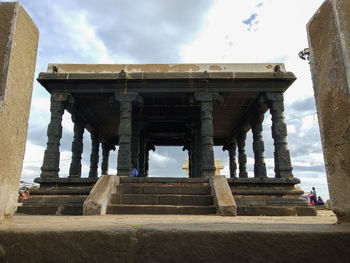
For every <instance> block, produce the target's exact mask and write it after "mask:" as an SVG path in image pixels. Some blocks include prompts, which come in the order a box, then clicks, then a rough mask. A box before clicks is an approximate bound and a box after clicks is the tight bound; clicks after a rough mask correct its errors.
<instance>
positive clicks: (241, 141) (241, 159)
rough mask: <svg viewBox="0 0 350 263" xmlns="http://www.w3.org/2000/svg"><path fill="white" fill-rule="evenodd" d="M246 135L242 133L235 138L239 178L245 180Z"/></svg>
mask: <svg viewBox="0 0 350 263" xmlns="http://www.w3.org/2000/svg"><path fill="white" fill-rule="evenodd" d="M246 138H247V133H246V132H242V133H241V134H239V135H238V136H237V146H238V164H239V178H247V177H248V173H247V155H246V153H245V140H246Z"/></svg>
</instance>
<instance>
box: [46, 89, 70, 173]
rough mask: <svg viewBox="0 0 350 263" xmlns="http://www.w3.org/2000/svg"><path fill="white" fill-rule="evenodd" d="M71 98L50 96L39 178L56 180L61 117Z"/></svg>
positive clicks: (64, 94)
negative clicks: (49, 118) (45, 139)
mask: <svg viewBox="0 0 350 263" xmlns="http://www.w3.org/2000/svg"><path fill="white" fill-rule="evenodd" d="M72 99H73V98H72V97H71V95H70V94H68V93H53V94H51V105H50V111H51V120H50V124H49V125H48V127H47V146H46V150H45V153H44V161H43V165H42V167H41V175H40V177H51V178H58V172H59V170H60V168H59V165H60V150H59V147H60V140H61V137H62V124H61V123H62V116H63V113H64V109H65V107H66V104H67V103H68V102H69V101H71V102H72Z"/></svg>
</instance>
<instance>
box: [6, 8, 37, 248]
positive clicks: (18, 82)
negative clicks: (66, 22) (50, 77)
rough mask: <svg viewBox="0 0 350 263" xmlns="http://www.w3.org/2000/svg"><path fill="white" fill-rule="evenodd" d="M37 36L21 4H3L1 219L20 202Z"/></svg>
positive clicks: (9, 213) (34, 27)
mask: <svg viewBox="0 0 350 263" xmlns="http://www.w3.org/2000/svg"><path fill="white" fill-rule="evenodd" d="M38 36H39V32H38V29H37V28H36V26H35V24H34V23H33V21H32V20H31V19H30V17H29V16H28V15H27V13H26V12H25V10H24V9H23V8H22V6H21V5H20V4H19V3H0V149H1V150H0V221H1V220H3V218H4V216H9V215H11V214H12V213H13V212H14V210H15V206H16V203H17V194H18V185H19V179H20V174H21V170H22V163H23V158H24V149H25V142H26V137H27V128H28V117H29V108H30V103H31V96H32V85H33V75H34V69H35V61H36V52H37V45H38ZM0 251H1V248H0ZM0 254H1V252H0Z"/></svg>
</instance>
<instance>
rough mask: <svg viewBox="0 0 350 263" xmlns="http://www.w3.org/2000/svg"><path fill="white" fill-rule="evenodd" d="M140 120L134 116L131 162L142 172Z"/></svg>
mask: <svg viewBox="0 0 350 263" xmlns="http://www.w3.org/2000/svg"><path fill="white" fill-rule="evenodd" d="M139 157H140V120H139V119H136V116H135V115H134V114H133V120H132V135H131V161H132V162H134V167H135V168H136V169H137V170H138V171H139V172H140V164H139Z"/></svg>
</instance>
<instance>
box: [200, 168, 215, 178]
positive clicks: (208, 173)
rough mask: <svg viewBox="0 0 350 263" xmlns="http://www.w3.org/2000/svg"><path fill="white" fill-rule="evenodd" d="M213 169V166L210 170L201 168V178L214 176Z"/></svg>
mask: <svg viewBox="0 0 350 263" xmlns="http://www.w3.org/2000/svg"><path fill="white" fill-rule="evenodd" d="M215 170H216V169H215V168H214V169H210V170H209V169H206V170H202V178H209V177H210V176H215Z"/></svg>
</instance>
